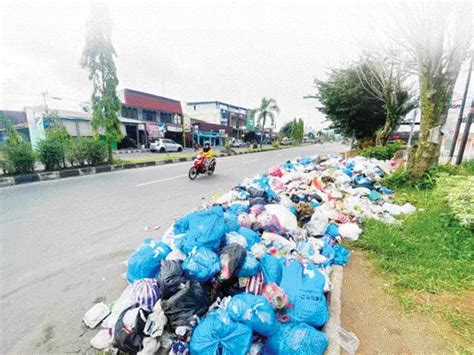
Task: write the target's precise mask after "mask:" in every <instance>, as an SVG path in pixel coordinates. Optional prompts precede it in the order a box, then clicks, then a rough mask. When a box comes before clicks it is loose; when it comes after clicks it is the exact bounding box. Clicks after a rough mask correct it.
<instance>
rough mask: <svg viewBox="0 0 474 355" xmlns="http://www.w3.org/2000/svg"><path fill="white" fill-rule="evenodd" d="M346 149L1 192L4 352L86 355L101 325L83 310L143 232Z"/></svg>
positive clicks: (101, 293) (108, 287)
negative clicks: (197, 173) (208, 170)
mask: <svg viewBox="0 0 474 355" xmlns="http://www.w3.org/2000/svg"><path fill="white" fill-rule="evenodd" d="M341 150H343V147H342V146H341V145H338V144H335V143H334V144H326V145H312V146H304V147H299V148H291V149H287V150H280V151H273V152H265V153H259V154H250V155H243V156H234V157H227V158H222V159H219V160H218V164H217V170H216V174H215V175H214V176H212V177H200V178H198V179H197V180H195V181H193V182H191V181H189V180H188V178H187V176H186V173H187V170H188V168H189V164H190V163H189V162H187V163H179V164H173V165H169V166H158V167H150V168H143V169H135V170H128V171H118V172H113V173H106V174H98V175H92V176H84V177H77V178H69V179H61V180H54V181H49V182H42V183H35V184H27V185H23V186H21V185H20V186H14V187H8V188H3V189H0V199H1V206H0V226H1V229H0V235H1V237H0V238H1V261H0V280H1V283H0V295H1V296H0V297H1V298H0V299H1V304H0V306H1V309H0V317H1V319H0V321H1V328H0V329H1V332H2V333H1V334H0V339H1V349H2V350H1V352H2V353H17V354H26V353H71V352H75V353H76V352H78V353H84V352H85V351H87V349H88V348H89V347H90V346H89V340H90V338H91V337H92V336H93V335H94V334H95V331H90V330H87V329H86V328H85V326H84V325H83V324H82V323H81V318H82V316H83V314H84V313H85V312H86V311H87V309H88V308H89V307H90V306H91V305H92V304H93V303H94V302H98V301H102V300H104V301H105V302H111V301H113V300H114V299H115V298H116V297H117V296H118V295H119V294H120V292H121V290H123V288H124V287H125V285H126V284H125V281H124V280H123V279H122V277H121V274H122V273H123V272H124V271H125V269H124V266H123V261H125V260H126V259H127V257H128V256H129V255H130V253H131V252H132V251H133V249H134V248H136V247H137V246H138V245H139V244H140V243H141V241H142V240H143V238H144V237H146V236H148V235H151V236H152V237H158V236H160V233H161V232H162V231H163V230H164V229H166V227H167V226H168V225H170V223H171V222H172V221H173V219H174V218H177V217H180V216H182V215H183V214H185V213H187V212H189V211H190V210H192V209H194V208H196V207H199V206H200V205H201V204H202V202H203V200H208V199H209V198H211V196H212V195H213V194H215V193H223V192H226V191H227V190H229V189H230V188H232V187H233V186H235V185H236V184H238V183H239V182H240V181H241V180H242V179H243V178H244V177H247V176H253V175H255V174H257V173H260V172H262V171H264V170H265V169H267V168H269V167H270V166H271V165H273V164H277V163H282V162H284V161H285V160H287V159H291V158H294V157H296V156H301V155H311V154H316V153H321V154H326V153H335V152H337V151H341ZM155 226H161V229H159V230H156V231H155V230H153V229H152V228H153V227H155ZM145 227H150V228H151V231H150V230H148V231H147V230H145Z"/></svg>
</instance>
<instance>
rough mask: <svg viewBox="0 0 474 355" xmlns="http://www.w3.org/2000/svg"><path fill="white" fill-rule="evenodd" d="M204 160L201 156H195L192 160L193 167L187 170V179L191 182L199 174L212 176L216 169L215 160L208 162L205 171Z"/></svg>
mask: <svg viewBox="0 0 474 355" xmlns="http://www.w3.org/2000/svg"><path fill="white" fill-rule="evenodd" d="M205 161H206V158H205V157H204V156H202V155H201V154H198V155H196V158H194V162H193V166H191V168H190V169H189V172H188V177H189V179H191V180H194V179H196V178H197V176H198V175H199V174H207V175H212V174H214V170H215V169H216V158H212V159H211V161H210V162H209V167H208V169H206V163H205Z"/></svg>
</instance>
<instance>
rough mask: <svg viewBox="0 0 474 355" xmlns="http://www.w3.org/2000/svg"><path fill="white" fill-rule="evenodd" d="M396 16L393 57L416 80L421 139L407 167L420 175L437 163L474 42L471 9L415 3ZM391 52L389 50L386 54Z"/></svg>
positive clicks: (457, 4)
mask: <svg viewBox="0 0 474 355" xmlns="http://www.w3.org/2000/svg"><path fill="white" fill-rule="evenodd" d="M406 5H407V4H404V5H403V6H404V7H403V16H399V17H398V18H395V21H394V23H395V26H396V28H394V30H393V34H394V36H393V39H394V41H395V43H393V46H395V47H396V49H397V55H396V57H397V58H398V59H399V60H400V61H402V62H404V63H405V64H406V65H408V66H409V67H411V68H412V69H413V71H414V73H416V74H417V76H418V85H419V94H420V109H421V116H420V136H419V139H418V144H417V145H415V146H413V148H412V150H411V151H410V153H409V161H408V167H409V169H410V170H411V172H412V174H413V175H414V176H421V175H422V174H423V173H424V172H425V171H427V170H428V169H430V168H432V167H435V166H436V165H437V164H438V160H439V155H440V148H441V145H440V141H439V139H438V138H437V137H438V136H439V132H440V128H441V125H443V124H444V123H445V121H446V117H447V114H448V108H449V107H448V102H449V100H450V98H451V96H452V93H453V89H454V84H455V82H456V79H457V76H458V74H459V71H460V68H461V63H462V60H463V59H464V58H465V56H466V54H467V51H468V50H469V48H470V43H471V42H472V6H470V3H469V2H464V3H463V2H461V3H456V6H453V4H451V3H449V2H431V1H430V2H416V3H415V2H414V3H410V4H409V6H406ZM389 53H390V52H389Z"/></svg>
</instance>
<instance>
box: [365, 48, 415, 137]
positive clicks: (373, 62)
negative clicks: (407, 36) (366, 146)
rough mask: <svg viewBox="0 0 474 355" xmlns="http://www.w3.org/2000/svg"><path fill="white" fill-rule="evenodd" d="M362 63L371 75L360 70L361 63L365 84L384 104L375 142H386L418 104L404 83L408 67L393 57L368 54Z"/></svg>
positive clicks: (368, 90)
mask: <svg viewBox="0 0 474 355" xmlns="http://www.w3.org/2000/svg"><path fill="white" fill-rule="evenodd" d="M363 67H365V68H367V69H368V71H369V72H370V75H367V72H364V71H363V70H361V68H362V66H359V67H358V69H359V71H358V73H359V76H360V80H361V82H362V85H363V86H364V87H365V88H366V90H367V92H368V93H370V94H372V95H373V96H374V97H375V98H376V99H377V100H379V101H380V102H382V104H383V109H384V112H385V123H384V125H383V126H382V127H381V128H380V129H379V130H378V131H377V133H376V137H375V142H376V144H377V145H382V146H384V145H385V144H387V141H388V139H389V138H390V136H391V135H392V134H393V132H395V130H396V129H397V127H398V126H399V125H400V123H401V121H402V120H403V118H404V117H405V116H406V115H407V114H408V113H409V112H410V111H412V110H413V109H414V108H415V107H416V106H417V101H416V100H414V99H413V95H412V94H411V93H410V92H409V90H408V89H407V88H406V87H405V82H406V80H407V78H408V71H407V70H406V69H405V68H403V67H402V66H401V65H399V64H398V63H396V62H395V61H394V60H392V59H391V58H390V57H386V56H381V55H371V56H368V57H367V58H366V59H365V60H364V65H363Z"/></svg>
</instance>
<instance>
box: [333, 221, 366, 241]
mask: <svg viewBox="0 0 474 355" xmlns="http://www.w3.org/2000/svg"><path fill="white" fill-rule="evenodd" d="M361 233H362V229H360V228H359V226H358V225H357V224H355V223H344V224H341V225H339V234H340V235H341V237H343V238H344V239H348V240H352V241H354V240H357V239H359V235H360V234H361Z"/></svg>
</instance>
